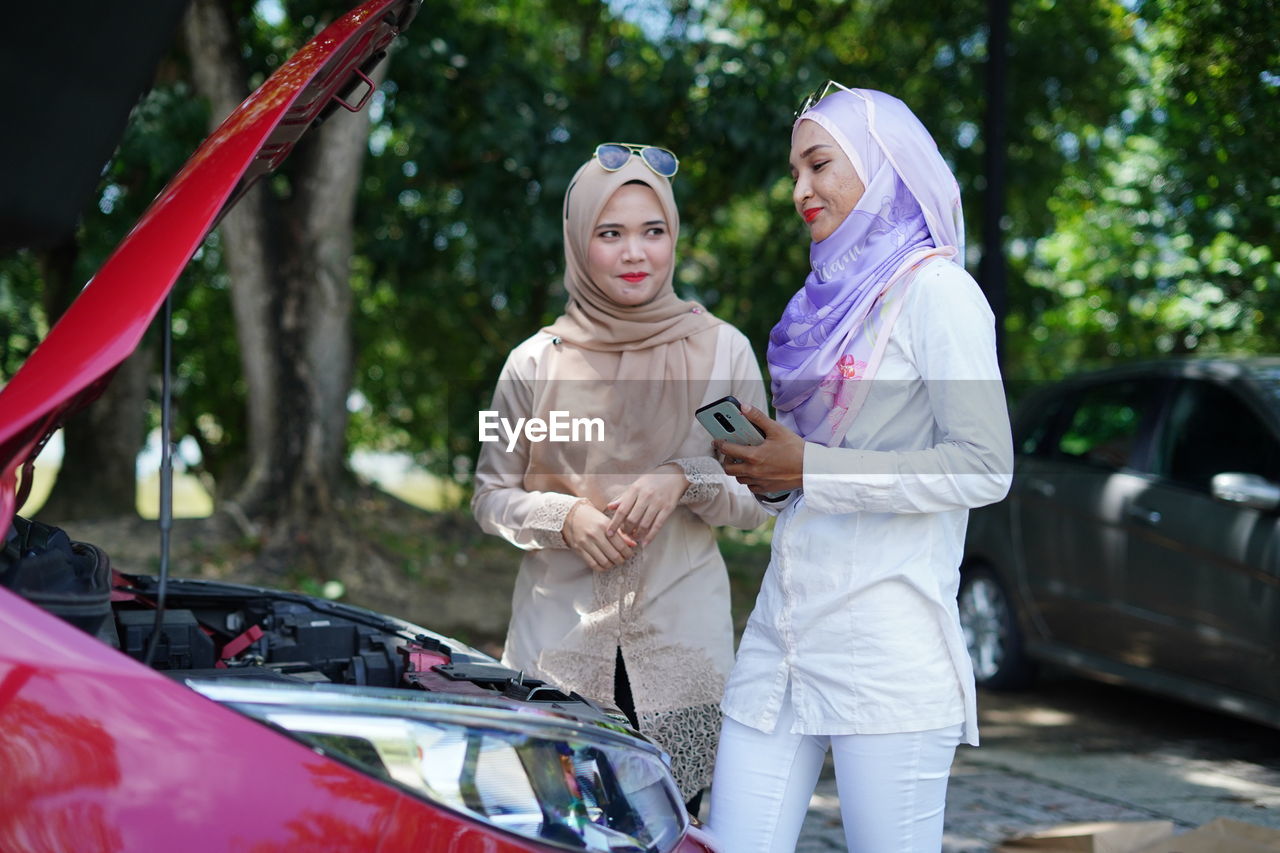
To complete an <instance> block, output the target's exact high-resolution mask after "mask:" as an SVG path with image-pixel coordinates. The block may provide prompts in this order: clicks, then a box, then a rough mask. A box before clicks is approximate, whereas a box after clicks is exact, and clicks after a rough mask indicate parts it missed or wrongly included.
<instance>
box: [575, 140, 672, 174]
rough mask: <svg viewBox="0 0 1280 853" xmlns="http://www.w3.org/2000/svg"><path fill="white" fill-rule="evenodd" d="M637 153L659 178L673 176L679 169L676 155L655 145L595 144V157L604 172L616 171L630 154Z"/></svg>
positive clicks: (625, 163)
mask: <svg viewBox="0 0 1280 853" xmlns="http://www.w3.org/2000/svg"><path fill="white" fill-rule="evenodd" d="M635 154H639V155H640V159H641V160H643V161H644V164H645V165H646V166H648V167H649V170H650V171H651V172H653V173H654V174H655V175H657V176H658V177H661V178H674V177H675V175H676V172H677V171H679V169H680V161H679V160H677V159H676V155H674V154H672V153H671V152H670V151H668V150H667V149H665V148H659V147H657V146H656V145H633V144H632V143H630V142H605V143H602V144H600V145H597V146H596V153H595V158H596V159H597V160H599V161H600V165H601V166H602V167H603V168H604V170H605V171H606V172H616V171H618V170H619V169H621V168H622V167H623V166H625V165H627V161H628V160H630V159H631V157H632V155H635Z"/></svg>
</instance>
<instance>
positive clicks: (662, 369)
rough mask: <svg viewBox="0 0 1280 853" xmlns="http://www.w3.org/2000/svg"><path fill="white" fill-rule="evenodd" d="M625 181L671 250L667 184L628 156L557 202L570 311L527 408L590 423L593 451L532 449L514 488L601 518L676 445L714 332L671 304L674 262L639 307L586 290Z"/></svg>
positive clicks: (591, 168)
mask: <svg viewBox="0 0 1280 853" xmlns="http://www.w3.org/2000/svg"><path fill="white" fill-rule="evenodd" d="M631 181H639V182H641V183H643V184H645V185H646V186H648V187H650V188H651V189H652V190H653V191H654V192H655V193H656V194H657V196H658V201H659V203H660V204H661V205H662V210H663V214H664V216H665V217H666V220H667V225H668V228H669V230H670V232H671V242H672V245H673V246H674V245H675V242H676V238H677V237H678V236H679V234H680V216H679V213H678V212H677V210H676V203H675V197H674V196H673V195H672V193H671V183H670V181H668V180H667V179H665V178H662V177H660V176H658V175H656V174H654V173H653V172H652V171H650V170H649V168H648V167H647V166H646V165H644V163H643V162H642V161H641V160H640V158H639V157H632V158H631V159H630V160H629V161H627V164H626V165H625V166H623V167H622V168H621V169H619V170H618V171H616V172H608V171H605V169H604V168H603V167H601V166H600V163H599V162H598V161H597V160H595V159H594V158H593V159H591V160H589V161H587V162H586V163H585V164H583V166H582V168H580V169H578V172H577V174H575V175H574V176H573V180H572V181H571V182H570V183H569V189H568V190H567V191H566V192H565V197H564V247H565V252H564V254H565V289H566V290H567V291H568V292H569V303H568V305H567V306H566V308H565V312H564V314H563V315H562V316H560V317H559V318H558V319H557V320H556V321H555V322H554V323H553V324H552V325H550V326H548V327H547V328H546V329H544V330H543V331H545V332H547V333H549V334H551V335H554V336H555V337H556V341H555V342H554V343H553V344H552V345H551V346H550V347H548V349H547V350H546V356H545V357H544V358H543V359H542V361H541V362H540V364H539V369H538V375H537V379H536V381H535V383H534V389H533V407H532V408H533V411H534V412H535V413H536V414H537V415H538V416H539V417H542V418H548V417H549V415H550V413H551V412H553V411H561V412H568V413H569V417H571V418H600V419H601V420H602V421H603V423H604V440H603V441H594V440H593V441H586V440H582V441H576V442H553V441H542V442H534V443H531V444H530V455H529V465H528V468H527V470H526V472H525V478H524V485H525V488H526V489H529V490H530V491H553V492H561V493H565V494H572V495H578V496H580V497H585V498H587V499H589V500H590V501H591V502H592V503H593V504H594V505H595V506H596V507H597V508H599V509H601V510H603V509H604V508H605V505H606V504H608V503H609V501H611V500H613V498H614V497H616V496H617V494H618V493H619V492H621V491H622V490H623V489H624V488H625V487H626V486H627V485H628V484H630V483H631V482H632V481H633V480H634V479H635V478H636V477H637V476H639V475H640V474H643V473H644V472H646V471H649V470H651V469H653V468H656V467H657V466H659V465H661V464H663V463H664V462H667V461H669V460H670V459H671V458H672V454H673V453H674V452H675V451H676V449H677V448H678V447H679V446H680V444H681V443H683V441H684V438H685V436H686V435H687V434H688V429H689V427H690V426H691V425H692V423H693V412H694V409H696V408H697V407H698V405H699V404H700V403H701V401H702V396H703V394H704V393H705V392H706V387H707V381H708V380H709V379H710V374H711V368H712V364H713V362H714V359H715V348H716V327H717V326H718V325H720V323H721V322H722V321H720V320H718V319H716V318H715V317H713V316H712V315H711V314H709V313H707V311H706V310H705V309H704V308H702V306H700V305H697V304H696V303H693V302H685V301H683V300H681V299H679V298H677V297H676V295H675V290H674V289H673V288H672V284H671V282H672V276H673V274H674V271H675V265H674V263H673V264H672V266H671V272H669V273H668V274H667V279H666V281H665V282H663V283H662V286H661V288H659V290H658V293H657V295H656V296H655V297H654V298H653V299H652V300H650V301H649V302H647V303H645V304H644V305H637V306H624V305H619V304H618V303H616V302H614V301H613V300H612V299H610V298H609V297H608V296H607V295H605V292H604V291H603V290H601V289H600V287H599V285H598V284H596V283H595V282H594V281H592V280H591V277H590V276H589V275H588V273H587V269H588V266H587V247H588V245H589V243H590V240H591V236H592V232H593V230H594V229H595V224H596V221H597V220H598V219H599V218H600V214H601V212H602V211H603V210H604V208H605V205H606V204H608V202H609V199H610V198H612V197H613V194H614V193H615V192H616V191H617V190H618V188H619V187H621V186H622V185H623V184H626V183H629V182H631ZM583 437H585V434H584V435H583ZM593 437H594V436H593Z"/></svg>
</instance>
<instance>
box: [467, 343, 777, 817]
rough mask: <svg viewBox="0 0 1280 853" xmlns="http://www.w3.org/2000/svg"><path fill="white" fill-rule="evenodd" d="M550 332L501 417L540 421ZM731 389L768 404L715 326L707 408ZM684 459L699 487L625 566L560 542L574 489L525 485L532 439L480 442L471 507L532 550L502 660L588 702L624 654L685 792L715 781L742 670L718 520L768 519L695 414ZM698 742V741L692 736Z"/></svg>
mask: <svg viewBox="0 0 1280 853" xmlns="http://www.w3.org/2000/svg"><path fill="white" fill-rule="evenodd" d="M553 346H564V344H559V343H556V342H554V339H553V338H552V337H551V336H550V335H548V334H545V333H543V332H539V333H538V334H535V335H534V336H533V337H531V338H530V339H528V340H527V341H525V342H524V343H522V344H520V345H519V346H518V347H516V348H515V349H514V350H512V352H511V354H510V356H509V357H508V358H507V362H506V365H505V366H504V367H503V369H502V374H501V376H500V378H499V381H498V386H497V390H496V392H495V394H494V400H493V405H492V406H491V408H492V409H495V410H498V411H500V412H502V413H503V415H504V416H505V417H507V418H508V419H514V417H515V416H528V415H530V414H532V412H531V411H530V409H531V401H532V393H533V392H532V387H533V384H534V382H535V379H536V378H537V377H538V376H539V373H538V367H539V362H540V360H541V359H542V357H543V353H544V352H546V351H547V348H548V347H553ZM728 394H732V395H734V396H736V397H737V398H738V399H739V400H741V401H742V402H744V403H750V404H751V405H754V406H756V407H759V408H763V407H764V405H765V391H764V382H763V380H762V379H761V376H760V368H759V366H758V364H757V363H756V359H755V356H754V354H753V353H752V351H751V346H750V344H749V343H748V342H747V339H746V337H745V336H744V335H743V334H742V333H741V332H739V331H738V330H737V329H735V328H734V327H733V326H730V325H727V324H724V325H721V326H719V333H718V337H717V345H716V353H715V359H714V364H713V367H712V372H711V377H710V381H709V382H708V383H707V389H706V392H705V394H704V398H703V401H702V402H703V403H704V404H705V403H709V402H711V401H713V400H716V399H719V398H720V397H723V396H725V395H728ZM671 429H672V430H676V431H679V432H678V434H680V435H683V436H684V439H683V441H682V443H681V444H680V445H679V447H678V449H677V451H676V454H675V455H676V458H674V459H672V460H670V461H673V462H677V463H678V464H680V466H681V467H682V468H683V469H684V471H685V475H686V477H688V479H689V481H690V483H691V485H690V487H689V489H688V490H687V491H686V492H685V495H684V498H683V499H682V501H681V505H680V506H678V507H676V509H675V511H674V512H673V513H672V514H671V516H670V517H669V518H668V519H667V521H666V523H665V524H664V525H663V527H662V529H661V530H660V531H659V533H658V535H657V537H656V538H655V539H654V540H653V541H652V542H651V543H650V544H649V545H648V546H646V547H643V548H641V549H640V550H639V552H638V553H637V554H636V555H635V556H634V557H632V558H631V559H630V560H628V561H627V562H625V563H623V564H622V565H621V566H618V567H616V568H614V569H610V570H609V571H606V572H593V571H591V570H590V569H589V568H588V567H587V565H586V564H585V563H584V562H583V560H582V559H581V558H580V557H579V556H578V555H577V554H576V553H575V552H573V551H572V550H569V548H568V546H567V545H566V544H565V542H564V539H563V537H562V535H561V530H562V528H563V526H564V519H565V517H566V515H567V513H568V511H569V509H570V508H571V507H572V506H573V505H574V504H575V503H576V502H577V501H578V498H577V497H575V496H574V495H568V494H559V493H554V492H539V491H528V490H526V489H525V487H524V484H523V480H524V475H525V470H526V468H527V465H528V460H529V445H528V444H527V442H525V441H523V440H522V441H520V442H519V443H517V444H516V445H515V447H514V448H513V449H512V450H511V451H510V452H508V451H507V450H506V444H505V442H501V443H488V444H485V445H483V447H482V450H481V453H480V460H479V464H478V465H477V468H476V490H475V496H474V498H473V500H472V504H471V507H472V511H473V512H474V514H475V517H476V520H477V521H478V522H479V523H480V526H481V527H482V528H483V529H484V530H485V531H486V532H488V533H492V534H495V535H498V536H502V537H503V538H505V539H507V540H508V541H509V542H511V543H512V544H514V545H517V546H519V547H520V548H522V549H524V550H525V554H524V556H523V558H522V560H521V562H520V570H519V573H518V574H517V576H516V583H515V590H514V592H513V594H512V598H511V609H512V614H511V624H510V627H509V628H508V631H507V641H506V647H505V649H504V651H503V656H502V660H503V663H504V665H506V666H509V667H512V668H514V669H521V670H523V671H524V672H525V674H526V675H527V676H530V677H533V678H539V679H542V680H544V681H548V682H550V683H552V684H554V685H556V686H558V687H560V688H562V689H565V690H574V691H577V692H578V693H580V694H582V695H584V696H588V697H590V698H593V699H596V700H600V701H604V702H612V701H615V700H614V694H613V687H614V680H613V679H614V668H615V662H616V655H617V649H618V648H621V649H622V654H623V658H624V660H625V662H626V668H627V676H628V679H629V681H630V685H631V692H632V696H633V700H634V703H635V708H636V713H637V716H638V717H639V721H640V729H641V731H642V732H644V733H645V734H647V735H649V736H650V737H651V738H653V739H654V740H655V741H657V742H658V743H659V745H661V746H662V747H663V748H665V749H666V750H667V751H668V752H669V753H671V755H672V759H673V762H674V766H673V770H674V771H675V772H676V774H677V780H678V781H679V782H680V785H681V789H682V791H684V792H685V795H686V796H692V794H693V793H695V792H696V791H697V790H699V789H700V788H701V787H704V786H705V785H706V784H708V783H709V782H710V775H711V761H712V759H713V758H714V755H715V737H716V734H717V733H718V731H719V722H720V721H719V711H718V709H717V706H718V704H719V702H720V700H721V698H722V697H723V693H724V685H725V679H726V678H727V676H728V674H729V670H730V668H731V667H732V665H733V621H732V619H731V616H730V612H729V578H728V574H727V573H726V571H725V565H724V561H723V559H722V558H721V556H720V551H719V548H718V546H717V544H716V536H715V531H714V530H713V529H712V528H713V526H719V525H731V526H734V527H740V528H752V527H756V526H757V525H759V524H760V523H762V522H763V521H764V520H765V519H766V517H767V516H766V513H765V512H764V511H763V510H762V509H761V508H760V505H759V503H757V501H756V500H755V498H754V497H753V496H752V494H751V492H750V491H749V490H748V489H747V488H746V487H744V486H742V485H740V484H739V483H738V482H737V481H736V480H734V479H733V478H731V477H729V476H727V475H726V474H725V473H724V471H723V469H722V468H721V467H720V465H719V463H717V462H716V461H715V460H714V459H712V458H711V453H712V447H711V437H710V435H708V434H707V432H706V431H705V430H704V429H703V428H702V426H701V425H699V424H698V423H697V422H696V421H695V420H694V418H693V413H692V412H690V413H688V419H687V420H686V421H684V422H683V423H672V424H671ZM691 738H695V739H697V742H690V739H691Z"/></svg>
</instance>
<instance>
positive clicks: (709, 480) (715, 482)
mask: <svg viewBox="0 0 1280 853" xmlns="http://www.w3.org/2000/svg"><path fill="white" fill-rule="evenodd" d="M671 464H673V465H679V466H680V469H681V470H682V471H684V477H685V479H686V480H688V481H689V488H687V489H685V490H684V494H683V495H681V496H680V503H681V504H682V505H683V504H697V503H703V502H705V501H709V500H711V499H712V498H714V497H715V496H716V495H718V494H720V490H721V489H722V488H723V483H722V479H723V477H724V469H723V468H721V467H720V463H719V462H717V461H716V460H714V459H712V458H711V457H710V456H691V457H689V458H687V459H672V460H671Z"/></svg>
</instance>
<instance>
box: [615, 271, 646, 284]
mask: <svg viewBox="0 0 1280 853" xmlns="http://www.w3.org/2000/svg"><path fill="white" fill-rule="evenodd" d="M621 277H622V278H625V279H626V280H627V281H629V282H631V283H632V284H635V283H636V282H638V281H644V280H645V279H646V278H648V277H649V274H648V273H647V272H629V273H626V274H625V275H623V276H621Z"/></svg>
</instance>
